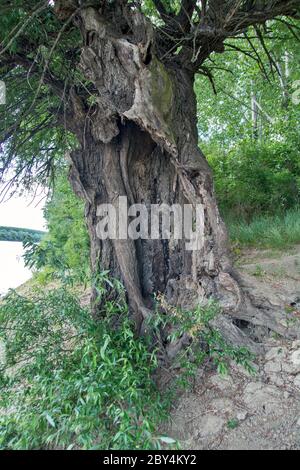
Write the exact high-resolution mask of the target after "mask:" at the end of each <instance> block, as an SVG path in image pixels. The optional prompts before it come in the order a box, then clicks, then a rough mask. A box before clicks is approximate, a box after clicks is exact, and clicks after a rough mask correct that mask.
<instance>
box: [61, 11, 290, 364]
mask: <svg viewBox="0 0 300 470" xmlns="http://www.w3.org/2000/svg"><path fill="white" fill-rule="evenodd" d="M126 11H127V16H126V14H125V13H124V11H123V14H124V17H122V18H121V17H120V15H121V13H120V12H119V16H118V12H115V13H114V14H113V15H111V14H110V13H109V14H108V15H106V16H105V14H101V11H100V12H99V11H98V10H97V9H95V8H92V7H91V8H87V9H84V10H83V11H82V12H81V13H80V15H79V17H80V20H79V26H80V29H81V33H82V36H83V38H84V43H85V45H84V47H83V49H82V54H81V64H80V67H81V70H82V72H83V73H84V75H85V77H86V78H87V79H88V80H89V81H90V82H92V83H93V85H94V89H95V93H94V98H93V102H92V104H91V105H90V108H89V109H86V108H84V107H83V106H82V105H81V104H80V102H79V101H76V99H77V98H76V99H75V98H74V107H75V108H76V110H77V111H76V113H77V114H76V115H77V122H78V125H77V126H76V125H75V131H76V134H77V137H78V140H79V142H80V148H79V149H77V150H76V151H73V152H72V153H71V160H72V165H71V173H70V179H71V181H72V184H73V187H74V190H75V191H76V192H77V193H78V194H80V196H81V197H83V198H84V200H85V202H86V217H87V224H88V229H89V234H90V239H91V264H92V269H93V271H94V272H96V273H97V272H98V271H99V270H109V271H110V273H111V274H112V275H113V276H114V277H116V278H118V279H120V280H121V281H122V282H123V283H124V286H125V288H126V291H127V294H128V301H129V305H130V309H131V312H132V315H133V316H134V318H135V322H136V326H137V330H138V331H139V332H141V331H142V330H143V328H144V321H145V319H146V318H147V317H148V315H150V314H151V309H152V306H153V305H152V299H153V294H154V293H155V292H158V291H159V292H162V293H164V294H165V296H166V298H167V300H168V302H169V303H170V304H172V305H176V306H180V307H182V308H188V309H190V308H194V307H195V306H196V305H197V304H199V302H203V301H204V300H205V299H209V298H215V299H216V300H217V301H218V302H219V303H220V305H221V307H222V311H223V316H222V318H220V319H219V320H217V322H216V325H217V326H219V327H220V328H221V329H222V332H223V333H224V334H225V336H226V337H227V338H228V339H229V340H231V341H234V342H235V343H238V344H247V345H249V344H250V343H249V340H248V339H247V338H246V335H245V334H244V333H243V332H242V331H241V330H240V329H239V328H238V327H237V326H236V325H235V321H236V320H238V319H239V320H246V321H247V322H252V323H254V324H261V325H264V326H266V327H268V328H271V329H273V330H275V331H277V332H278V333H280V334H286V333H288V334H289V332H287V328H286V327H285V326H283V324H282V322H281V319H280V317H279V316H278V315H279V314H278V313H276V311H275V309H273V306H272V305H266V303H265V302H262V301H259V302H256V303H257V305H256V306H253V302H252V301H251V300H250V297H249V295H248V293H247V292H246V290H245V289H243V288H242V287H241V283H240V279H239V277H238V275H237V274H236V273H235V271H234V269H233V268H232V264H231V261H230V259H229V255H228V242H227V233H226V228H225V226H224V223H223V221H222V219H221V217H220V214H219V210H218V207H217V203H216V199H215V195H214V188H213V181H212V174H211V170H210V168H209V166H208V164H207V161H206V159H205V157H204V155H203V154H202V152H201V151H200V150H199V147H198V135H197V134H198V133H197V115H196V99H195V94H194V91H193V85H194V73H193V71H191V70H190V69H189V68H188V67H187V68H184V67H182V66H178V64H177V63H176V61H174V62H170V61H169V62H168V61H164V60H163V59H162V58H160V59H158V57H157V56H156V53H155V37H154V35H153V30H152V27H151V25H150V23H148V21H147V20H146V19H145V17H144V16H143V15H142V14H141V13H139V12H138V11H137V10H136V11H128V10H126ZM102 13H103V12H102ZM110 15H111V16H110ZM119 196H127V198H128V201H129V203H130V204H132V203H143V204H146V205H147V206H149V205H150V204H160V203H167V204H169V205H172V204H181V205H183V204H193V205H195V204H199V203H200V204H202V205H203V206H204V208H205V229H204V246H203V247H202V249H201V250H198V251H187V250H186V249H185V240H182V241H176V240H172V239H171V240H137V241H133V240H106V241H102V240H100V239H99V238H98V237H97V234H96V225H97V221H98V219H97V215H96V212H97V206H98V204H101V203H107V202H109V203H112V204H116V203H117V198H118V197H119ZM259 303H260V305H259V307H260V308H257V307H258V304H259ZM276 315H277V316H276ZM184 340H185V339H184V338H181V343H180V342H179V343H178V344H177V345H175V346H174V345H173V347H172V348H170V352H169V354H170V355H174V354H175V352H176V351H177V349H178V348H179V347H181V345H182V343H183V342H184ZM251 347H253V349H255V347H254V344H252V345H251Z"/></svg>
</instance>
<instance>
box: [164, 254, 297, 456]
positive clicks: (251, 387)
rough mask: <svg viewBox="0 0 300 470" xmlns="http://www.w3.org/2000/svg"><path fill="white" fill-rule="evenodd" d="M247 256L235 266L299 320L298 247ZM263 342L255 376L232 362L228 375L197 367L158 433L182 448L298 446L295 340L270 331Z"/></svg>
mask: <svg viewBox="0 0 300 470" xmlns="http://www.w3.org/2000/svg"><path fill="white" fill-rule="evenodd" d="M246 258H247V257H246ZM248 259H249V260H250V259H251V261H247V259H245V257H244V259H243V260H242V262H240V263H239V266H238V267H239V270H240V271H241V272H242V273H244V275H245V276H246V278H248V279H251V281H252V283H255V285H256V287H257V289H258V290H259V291H262V292H264V293H265V294H266V296H269V297H270V296H271V297H272V301H273V302H274V300H275V301H278V303H284V304H285V305H286V314H287V316H288V317H289V319H290V321H300V320H299V318H298V317H300V247H296V248H294V249H293V250H292V251H291V252H290V253H288V254H280V253H277V254H276V253H271V252H270V253H269V252H259V251H255V252H253V251H252V252H251V253H250V252H249V253H248ZM258 333H259V332H258ZM264 342H265V347H266V354H265V355H264V356H263V357H260V358H258V359H256V361H255V367H256V370H257V372H256V374H255V375H249V374H248V373H247V372H246V371H245V370H244V369H243V368H242V367H240V366H236V365H234V364H232V367H231V369H230V372H229V375H228V376H220V375H219V374H218V373H217V372H216V370H214V368H212V367H211V366H208V367H206V368H205V369H204V370H199V372H198V375H197V378H196V381H195V384H194V387H193V391H192V392H191V391H189V392H184V393H183V394H182V395H181V396H180V397H179V398H178V399H177V401H176V403H175V404H174V406H173V410H172V413H171V418H170V420H169V423H168V425H167V426H165V427H164V429H163V432H164V433H165V434H166V435H168V436H170V437H173V438H175V439H177V440H179V442H180V444H181V447H182V448H183V449H193V450H196V449H230V450H231V449H232V450H238V449H244V450H254V449H264V450H275V449H300V341H286V340H282V339H281V338H279V337H276V336H274V335H271V336H270V337H268V338H267V339H264Z"/></svg>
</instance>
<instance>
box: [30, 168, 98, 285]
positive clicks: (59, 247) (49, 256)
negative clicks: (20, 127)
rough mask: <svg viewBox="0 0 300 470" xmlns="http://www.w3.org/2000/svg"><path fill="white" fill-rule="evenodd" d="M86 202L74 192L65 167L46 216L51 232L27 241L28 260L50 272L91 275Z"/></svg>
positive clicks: (48, 205)
mask: <svg viewBox="0 0 300 470" xmlns="http://www.w3.org/2000/svg"><path fill="white" fill-rule="evenodd" d="M83 212H84V210H83V203H82V201H81V200H80V199H79V198H78V197H77V196H75V194H74V193H73V191H72V189H71V187H70V184H69V182H68V180H67V177H66V172H65V171H64V172H63V173H62V174H61V175H60V176H59V177H58V178H57V180H56V183H55V187H54V190H53V193H52V197H51V199H50V200H48V201H47V203H46V205H45V209H44V216H45V219H46V221H47V227H48V233H47V235H46V236H45V237H44V238H43V240H42V241H41V242H40V243H35V242H32V241H27V242H26V243H25V244H24V246H25V255H24V259H25V263H26V265H27V266H29V267H30V268H33V267H34V268H36V269H38V270H40V269H42V268H47V269H48V273H49V275H54V274H55V275H56V276H60V277H65V275H68V274H69V275H70V273H73V274H76V277H77V279H78V280H81V281H84V280H85V278H87V277H88V275H89V240H88V234H87V229H86V225H85V221H84V215H83Z"/></svg>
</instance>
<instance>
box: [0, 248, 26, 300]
mask: <svg viewBox="0 0 300 470" xmlns="http://www.w3.org/2000/svg"><path fill="white" fill-rule="evenodd" d="M22 254H23V244H22V243H21V242H3V241H0V296H1V295H3V294H5V293H6V292H7V291H8V289H10V288H16V287H18V286H20V285H21V284H23V283H24V282H26V281H28V279H30V277H31V271H30V270H29V269H28V268H26V267H25V265H24V260H23V258H22Z"/></svg>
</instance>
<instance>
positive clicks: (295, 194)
mask: <svg viewBox="0 0 300 470" xmlns="http://www.w3.org/2000/svg"><path fill="white" fill-rule="evenodd" d="M206 152H207V157H208V160H209V163H210V165H211V166H212V169H213V172H214V176H215V186H216V193H217V198H218V201H219V204H220V207H221V210H222V212H223V215H224V216H225V218H226V217H228V216H230V217H231V218H233V217H236V218H237V217H239V218H240V217H242V218H243V219H245V220H248V221H249V220H251V218H252V217H253V216H254V215H258V214H278V213H282V211H284V210H287V209H291V208H294V207H296V206H297V205H299V203H300V154H299V149H298V146H296V144H295V145H294V144H293V143H292V142H290V143H286V142H283V143H282V142H269V143H267V144H264V143H256V142H254V141H250V142H249V141H246V142H243V143H241V144H240V145H236V146H235V147H233V148H232V149H231V150H230V151H228V152H226V153H225V152H224V151H223V150H221V149H220V148H217V147H208V148H207V150H206Z"/></svg>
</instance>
